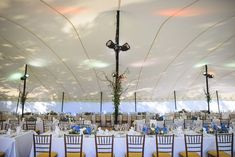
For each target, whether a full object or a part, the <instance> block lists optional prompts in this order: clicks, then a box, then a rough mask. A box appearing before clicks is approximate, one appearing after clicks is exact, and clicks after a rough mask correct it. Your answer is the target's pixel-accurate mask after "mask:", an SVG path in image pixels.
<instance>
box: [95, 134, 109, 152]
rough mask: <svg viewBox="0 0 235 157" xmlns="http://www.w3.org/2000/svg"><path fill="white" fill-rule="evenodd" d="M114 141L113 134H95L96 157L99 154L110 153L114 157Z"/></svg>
mask: <svg viewBox="0 0 235 157" xmlns="http://www.w3.org/2000/svg"><path fill="white" fill-rule="evenodd" d="M113 142H114V136H113V135H110V136H97V135H95V148H96V157H99V154H110V157H114V155H113ZM107 156H108V155H107Z"/></svg>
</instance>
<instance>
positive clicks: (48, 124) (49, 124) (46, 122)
mask: <svg viewBox="0 0 235 157" xmlns="http://www.w3.org/2000/svg"><path fill="white" fill-rule="evenodd" d="M42 123H43V132H47V131H50V130H51V129H52V123H53V122H52V121H51V120H43V122H42Z"/></svg>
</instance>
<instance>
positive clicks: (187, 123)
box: [184, 119, 193, 129]
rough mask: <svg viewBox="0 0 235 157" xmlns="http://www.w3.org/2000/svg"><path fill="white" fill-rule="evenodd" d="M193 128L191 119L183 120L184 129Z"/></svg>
mask: <svg viewBox="0 0 235 157" xmlns="http://www.w3.org/2000/svg"><path fill="white" fill-rule="evenodd" d="M190 127H193V120H192V119H184V129H187V128H190Z"/></svg>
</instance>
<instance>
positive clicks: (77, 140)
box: [64, 134, 83, 157]
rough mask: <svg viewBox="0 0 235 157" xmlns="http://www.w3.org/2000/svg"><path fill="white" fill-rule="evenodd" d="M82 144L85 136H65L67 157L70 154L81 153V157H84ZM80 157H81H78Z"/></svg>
mask: <svg viewBox="0 0 235 157" xmlns="http://www.w3.org/2000/svg"><path fill="white" fill-rule="evenodd" d="M82 143H83V136H82V135H77V134H74V135H66V134H65V135H64V148H65V157H67V156H68V154H74V153H79V154H80V157H82ZM78 157H79V156H78Z"/></svg>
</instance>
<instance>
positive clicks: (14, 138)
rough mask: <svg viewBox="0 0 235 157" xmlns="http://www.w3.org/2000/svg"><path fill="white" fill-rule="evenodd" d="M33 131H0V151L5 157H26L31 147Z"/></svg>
mask: <svg viewBox="0 0 235 157" xmlns="http://www.w3.org/2000/svg"><path fill="white" fill-rule="evenodd" d="M33 133H34V131H21V130H20V131H18V132H16V131H14V130H8V131H6V130H0V151H3V152H4V153H5V157H27V156H28V155H29V153H30V150H31V147H32V135H33Z"/></svg>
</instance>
